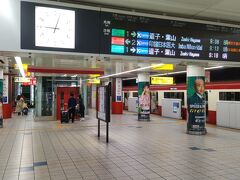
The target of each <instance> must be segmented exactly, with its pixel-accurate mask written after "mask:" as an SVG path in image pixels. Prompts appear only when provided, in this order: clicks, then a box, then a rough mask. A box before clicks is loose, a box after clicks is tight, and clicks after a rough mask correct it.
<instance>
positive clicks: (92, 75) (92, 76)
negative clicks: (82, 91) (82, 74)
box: [89, 74, 101, 78]
mask: <svg viewBox="0 0 240 180" xmlns="http://www.w3.org/2000/svg"><path fill="white" fill-rule="evenodd" d="M99 76H101V75H100V74H90V75H89V77H90V78H96V77H99Z"/></svg>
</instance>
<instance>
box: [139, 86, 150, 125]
mask: <svg viewBox="0 0 240 180" xmlns="http://www.w3.org/2000/svg"><path fill="white" fill-rule="evenodd" d="M138 99H139V101H138V120H148V121H149V120H150V103H151V101H150V89H149V82H138Z"/></svg>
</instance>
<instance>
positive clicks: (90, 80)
mask: <svg viewBox="0 0 240 180" xmlns="http://www.w3.org/2000/svg"><path fill="white" fill-rule="evenodd" d="M88 83H89V84H100V79H89V80H88Z"/></svg>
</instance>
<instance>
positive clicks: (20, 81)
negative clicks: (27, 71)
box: [14, 77, 31, 83]
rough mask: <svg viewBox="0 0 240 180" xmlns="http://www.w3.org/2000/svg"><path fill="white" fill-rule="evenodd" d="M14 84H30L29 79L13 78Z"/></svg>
mask: <svg viewBox="0 0 240 180" xmlns="http://www.w3.org/2000/svg"><path fill="white" fill-rule="evenodd" d="M14 82H19V83H30V82H31V79H30V78H27V77H25V78H24V77H15V78H14Z"/></svg>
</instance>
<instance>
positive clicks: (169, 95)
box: [164, 92, 184, 106]
mask: <svg viewBox="0 0 240 180" xmlns="http://www.w3.org/2000/svg"><path fill="white" fill-rule="evenodd" d="M164 98H170V99H181V100H182V106H183V105H184V92H164Z"/></svg>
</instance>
